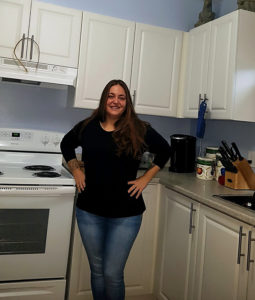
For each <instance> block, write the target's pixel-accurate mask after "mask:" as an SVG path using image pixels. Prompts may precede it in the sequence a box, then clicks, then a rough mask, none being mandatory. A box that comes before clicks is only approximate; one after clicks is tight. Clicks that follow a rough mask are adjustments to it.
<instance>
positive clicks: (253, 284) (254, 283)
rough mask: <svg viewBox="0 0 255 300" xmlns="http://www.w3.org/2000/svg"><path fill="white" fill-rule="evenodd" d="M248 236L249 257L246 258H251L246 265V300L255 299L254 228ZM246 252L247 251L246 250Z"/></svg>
mask: <svg viewBox="0 0 255 300" xmlns="http://www.w3.org/2000/svg"><path fill="white" fill-rule="evenodd" d="M248 238H249V240H250V242H249V243H248V248H249V253H250V257H247V260H248V259H249V260H251V261H252V260H253V262H250V263H249V266H248V269H249V271H248V273H249V277H248V290H247V300H253V299H255V230H254V229H253V230H250V231H249V233H248ZM247 253H248V251H247ZM247 265H248V264H247Z"/></svg>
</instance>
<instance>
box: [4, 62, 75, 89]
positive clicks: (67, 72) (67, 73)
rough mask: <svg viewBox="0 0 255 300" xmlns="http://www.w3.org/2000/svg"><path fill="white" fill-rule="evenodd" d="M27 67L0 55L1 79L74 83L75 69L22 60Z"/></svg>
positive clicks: (23, 81) (73, 84) (42, 82)
mask: <svg viewBox="0 0 255 300" xmlns="http://www.w3.org/2000/svg"><path fill="white" fill-rule="evenodd" d="M22 63H23V64H24V66H25V67H26V69H27V72H26V71H25V69H24V68H23V67H20V66H18V65H17V63H16V61H15V60H14V59H9V58H3V57H0V78H1V81H8V82H18V83H26V84H35V85H41V84H50V85H70V86H75V85H76V77H77V69H75V68H69V67H63V66H57V65H48V64H43V63H39V64H37V63H35V62H28V61H22Z"/></svg>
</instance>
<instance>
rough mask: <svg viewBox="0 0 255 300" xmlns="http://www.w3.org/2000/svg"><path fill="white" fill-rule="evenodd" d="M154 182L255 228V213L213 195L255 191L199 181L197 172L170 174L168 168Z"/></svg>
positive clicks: (251, 192) (211, 181) (214, 182)
mask: <svg viewBox="0 0 255 300" xmlns="http://www.w3.org/2000/svg"><path fill="white" fill-rule="evenodd" d="M139 172H142V171H139ZM152 182H159V183H161V184H162V185H164V186H166V187H167V188H169V189H171V190H174V191H176V192H179V193H181V194H183V195H184V196H187V197H189V198H191V199H194V200H196V201H198V202H200V203H202V204H205V205H207V206H209V207H212V208H214V209H217V210H219V211H221V212H223V213H225V214H228V215H230V216H232V217H234V218H237V219H239V220H241V221H243V222H246V223H248V224H251V225H253V226H255V211H253V210H250V209H248V208H245V207H242V206H240V205H238V204H235V203H232V202H230V201H227V200H223V199H219V198H215V197H213V195H219V194H227V195H229V194H234V195H237V194H246V195H247V194H253V192H254V191H252V190H234V189H230V188H227V187H224V186H222V185H220V184H219V183H218V182H216V181H215V180H209V181H208V180H202V179H198V178H197V177H196V173H195V172H194V173H174V172H169V171H168V169H167V168H165V169H163V170H161V171H160V172H159V173H158V174H157V175H156V178H155V179H153V181H152Z"/></svg>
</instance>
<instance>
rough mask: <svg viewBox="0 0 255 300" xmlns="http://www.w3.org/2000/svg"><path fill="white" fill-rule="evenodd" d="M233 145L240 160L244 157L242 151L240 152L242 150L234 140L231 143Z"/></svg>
mask: <svg viewBox="0 0 255 300" xmlns="http://www.w3.org/2000/svg"><path fill="white" fill-rule="evenodd" d="M231 145H232V147H233V149H234V150H235V152H236V154H237V156H238V158H239V160H243V157H242V155H241V153H240V151H239V149H238V147H237V145H236V143H234V142H233V143H231Z"/></svg>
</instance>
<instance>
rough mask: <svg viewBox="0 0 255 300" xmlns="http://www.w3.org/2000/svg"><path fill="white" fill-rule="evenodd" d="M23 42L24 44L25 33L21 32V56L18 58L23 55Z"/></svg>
mask: <svg viewBox="0 0 255 300" xmlns="http://www.w3.org/2000/svg"><path fill="white" fill-rule="evenodd" d="M24 44H25V33H23V35H22V44H21V56H20V58H23V55H24Z"/></svg>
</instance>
